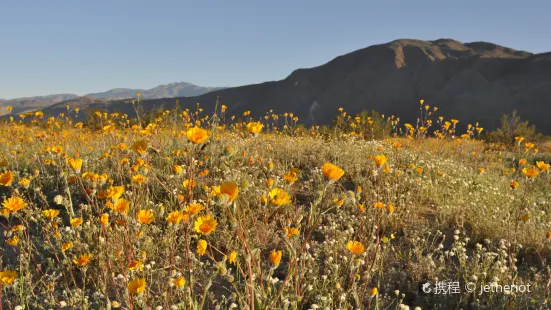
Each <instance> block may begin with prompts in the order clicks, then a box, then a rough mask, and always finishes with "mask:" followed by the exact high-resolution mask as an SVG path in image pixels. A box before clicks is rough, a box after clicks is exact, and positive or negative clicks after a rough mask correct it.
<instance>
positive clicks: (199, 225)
mask: <svg viewBox="0 0 551 310" xmlns="http://www.w3.org/2000/svg"><path fill="white" fill-rule="evenodd" d="M216 226H218V222H216V220H215V219H214V218H213V217H212V216H210V215H204V216H199V217H198V218H197V220H195V224H194V226H193V227H194V229H195V231H196V232H197V233H200V234H203V235H209V234H210V233H212V232H213V231H214V230H215V229H216Z"/></svg>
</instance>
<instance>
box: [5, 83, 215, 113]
mask: <svg viewBox="0 0 551 310" xmlns="http://www.w3.org/2000/svg"><path fill="white" fill-rule="evenodd" d="M218 89H222V87H201V86H197V85H194V84H191V83H186V82H177V83H170V84H166V85H159V86H157V87H154V88H151V89H138V88H136V89H132V88H114V89H111V90H108V91H105V92H100V93H90V94H86V95H84V96H83V97H87V98H96V99H102V100H121V99H129V98H135V97H136V94H137V93H140V94H141V98H143V99H156V98H170V97H191V96H199V95H202V94H205V93H207V92H209V91H213V90H218ZM79 98H81V97H80V96H78V95H75V94H57V95H47V96H36V97H25V98H16V99H10V100H6V99H0V115H2V114H6V112H7V111H6V110H5V107H7V106H12V107H13V113H21V112H25V111H32V110H37V109H44V108H46V107H49V106H51V105H53V104H56V103H60V102H66V101H75V102H76V101H78V99H79ZM102 100H100V101H93V100H87V99H85V100H82V102H84V103H90V104H91V103H92V102H93V103H100V102H103V101H102Z"/></svg>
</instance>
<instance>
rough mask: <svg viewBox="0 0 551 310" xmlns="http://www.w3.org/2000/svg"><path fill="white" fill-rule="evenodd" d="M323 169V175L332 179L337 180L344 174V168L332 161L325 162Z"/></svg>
mask: <svg viewBox="0 0 551 310" xmlns="http://www.w3.org/2000/svg"><path fill="white" fill-rule="evenodd" d="M322 171H323V175H324V176H325V177H326V178H327V179H328V180H330V181H337V180H338V179H340V178H341V177H342V176H343V175H344V170H342V169H341V168H339V167H337V166H335V165H333V164H331V163H325V164H323V168H322Z"/></svg>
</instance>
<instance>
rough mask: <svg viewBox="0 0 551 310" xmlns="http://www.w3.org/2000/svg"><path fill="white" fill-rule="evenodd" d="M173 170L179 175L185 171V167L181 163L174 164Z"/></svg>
mask: <svg viewBox="0 0 551 310" xmlns="http://www.w3.org/2000/svg"><path fill="white" fill-rule="evenodd" d="M172 172H174V174H177V175H181V174H182V173H183V172H184V168H183V167H182V166H180V165H173V166H172Z"/></svg>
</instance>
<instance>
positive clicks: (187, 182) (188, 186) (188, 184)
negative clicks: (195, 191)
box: [182, 179, 197, 189]
mask: <svg viewBox="0 0 551 310" xmlns="http://www.w3.org/2000/svg"><path fill="white" fill-rule="evenodd" d="M182 186H183V187H184V188H185V189H192V188H194V187H195V186H197V182H195V181H194V180H193V179H186V180H184V182H182Z"/></svg>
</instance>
